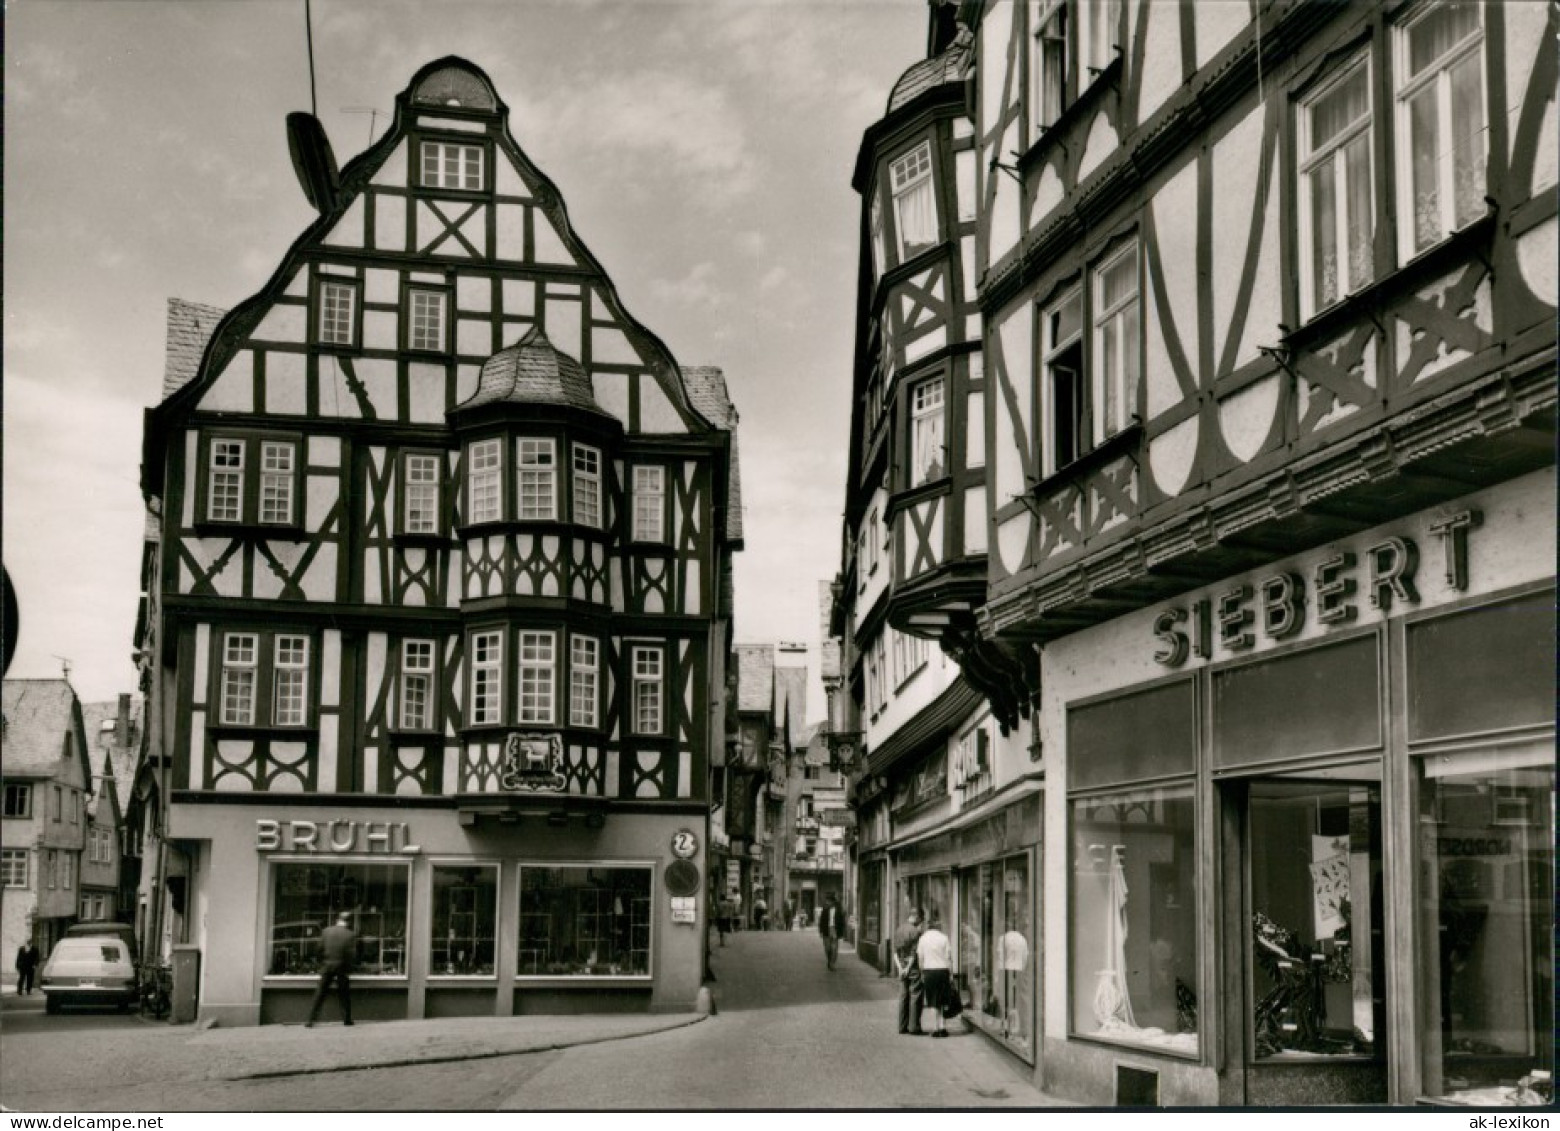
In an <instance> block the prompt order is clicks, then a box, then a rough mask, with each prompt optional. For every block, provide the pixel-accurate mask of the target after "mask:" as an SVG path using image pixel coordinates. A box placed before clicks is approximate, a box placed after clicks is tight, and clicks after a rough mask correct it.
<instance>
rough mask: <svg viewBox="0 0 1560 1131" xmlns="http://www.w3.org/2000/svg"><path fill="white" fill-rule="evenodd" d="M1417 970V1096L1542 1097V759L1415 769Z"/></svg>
mask: <svg viewBox="0 0 1560 1131" xmlns="http://www.w3.org/2000/svg"><path fill="white" fill-rule="evenodd" d="M1420 768H1421V771H1422V774H1421V780H1420V786H1419V837H1418V845H1417V851H1418V854H1419V868H1418V871H1417V875H1418V879H1419V890H1418V895H1417V898H1418V903H1419V938H1420V940H1421V946H1422V947H1423V948H1424V949H1423V951H1422V953H1421V961H1420V963H1419V969H1420V977H1421V985H1420V1000H1421V1001H1422V1002H1423V1006H1424V1018H1425V1026H1424V1036H1423V1047H1424V1078H1423V1087H1424V1091H1425V1094H1426V1095H1428V1096H1434V1097H1437V1098H1440V1099H1442V1100H1445V1101H1450V1102H1455V1103H1464V1104H1476V1105H1523V1106H1526V1105H1532V1106H1538V1105H1541V1104H1547V1103H1549V1102H1551V1099H1552V1096H1553V1090H1552V1080H1551V1077H1552V1074H1553V1072H1554V1054H1555V1045H1554V1032H1555V1013H1554V1005H1555V984H1554V971H1555V956H1554V934H1553V931H1554V892H1555V886H1554V856H1555V774H1554V748H1553V746H1552V744H1551V743H1550V742H1548V741H1547V740H1546V741H1543V742H1538V743H1533V744H1531V745H1528V746H1517V745H1508V746H1505V747H1498V748H1493V749H1486V750H1480V751H1468V752H1456V753H1449V754H1435V755H1431V756H1428V757H1426V758H1424V759H1422V760H1421V761H1420Z"/></svg>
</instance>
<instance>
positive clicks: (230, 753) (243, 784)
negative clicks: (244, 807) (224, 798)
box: [190, 738, 255, 793]
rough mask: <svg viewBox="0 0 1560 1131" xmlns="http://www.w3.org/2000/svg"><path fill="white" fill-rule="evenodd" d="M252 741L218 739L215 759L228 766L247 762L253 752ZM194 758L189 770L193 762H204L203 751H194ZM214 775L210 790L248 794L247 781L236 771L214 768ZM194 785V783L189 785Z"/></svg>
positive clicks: (248, 786) (249, 789) (248, 785)
mask: <svg viewBox="0 0 1560 1131" xmlns="http://www.w3.org/2000/svg"><path fill="white" fill-rule="evenodd" d="M254 745H255V744H254V743H253V742H252V741H247V740H245V741H239V740H237V739H231V738H219V739H218V740H217V743H216V747H217V757H218V758H220V759H221V760H222V761H223V762H225V763H227V764H228V765H230V766H237V765H242V764H243V763H244V762H246V761H248V760H249V758H250V757H251V756H252V754H253V752H254ZM194 753H195V757H194V758H192V759H191V769H192V770H193V769H194V765H193V763H194V762H197V761H199V762H204V761H205V757H204V756H203V755H204V751H195V752H194ZM215 769H216V772H215V775H214V776H213V778H212V781H211V788H212V789H214V790H216V791H217V792H218V793H249V792H250V791H251V788H252V787H251V786H250V784H249V779H248V778H246V777H245V776H244V775H243V774H241V773H239V772H238V771H237V770H223V769H221V768H220V767H216V768H215ZM190 784H191V785H194V782H191V783H190Z"/></svg>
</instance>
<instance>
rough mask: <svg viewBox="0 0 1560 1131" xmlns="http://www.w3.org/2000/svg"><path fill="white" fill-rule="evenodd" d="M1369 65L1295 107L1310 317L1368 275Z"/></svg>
mask: <svg viewBox="0 0 1560 1131" xmlns="http://www.w3.org/2000/svg"><path fill="white" fill-rule="evenodd" d="M1370 99H1371V90H1370V64H1369V62H1368V60H1367V59H1366V57H1365V56H1364V55H1361V56H1360V57H1359V58H1357V59H1355V60H1354V61H1353V62H1351V63H1349V64H1348V65H1346V66H1345V67H1344V68H1343V70H1342V72H1341V73H1340V74H1338V75H1337V76H1336V77H1335V78H1333V79H1331V80H1330V81H1328V82H1327V83H1326V84H1325V85H1324V86H1323V87H1322V88H1321V89H1320V90H1319V91H1317V92H1316V93H1314V94H1312V95H1309V96H1308V97H1306V98H1305V99H1304V100H1302V102H1301V104H1300V112H1299V123H1298V124H1299V154H1300V157H1299V162H1300V247H1301V254H1300V280H1301V292H1300V293H1301V295H1302V300H1301V304H1302V308H1303V313H1304V314H1305V315H1306V316H1307V317H1309V316H1310V315H1312V314H1314V313H1316V312H1317V311H1319V310H1321V309H1323V308H1324V307H1327V306H1329V305H1331V304H1332V303H1335V302H1337V301H1338V300H1339V299H1341V298H1343V297H1344V295H1346V294H1349V293H1351V292H1353V291H1357V290H1359V289H1360V287H1362V286H1363V285H1364V284H1366V283H1368V282H1369V281H1370V279H1371V276H1372V269H1371V251H1372V246H1373V241H1374V239H1375V201H1374V198H1373V191H1372V187H1371V108H1370V107H1371V102H1370Z"/></svg>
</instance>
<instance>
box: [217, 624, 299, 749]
mask: <svg viewBox="0 0 1560 1131" xmlns="http://www.w3.org/2000/svg"><path fill="white" fill-rule="evenodd" d="M311 651H312V649H311V645H310V639H309V637H308V636H306V635H303V634H301V633H292V632H226V633H223V634H222V646H221V677H220V688H221V690H220V700H219V705H218V718H219V720H220V721H221V723H222V724H223V725H224V726H274V727H301V726H306V725H307V724H308V721H309V686H310V671H311V665H310V655H311ZM263 704H264V705H268V709H263V708H262V705H263Z"/></svg>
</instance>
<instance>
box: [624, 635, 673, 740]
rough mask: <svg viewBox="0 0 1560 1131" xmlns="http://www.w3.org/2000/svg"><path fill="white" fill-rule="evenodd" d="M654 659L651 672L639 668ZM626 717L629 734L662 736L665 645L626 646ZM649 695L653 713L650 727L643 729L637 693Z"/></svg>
mask: <svg viewBox="0 0 1560 1131" xmlns="http://www.w3.org/2000/svg"><path fill="white" fill-rule="evenodd" d="M641 659H644V660H652V659H653V660H654V665H653V666H654V672H653V674H652V673H651V671H650V669H649V666H648V665H647V666H646V667H645V668H643V669H642V668H641V665H640V661H641ZM628 676H629V678H628V687H629V705H628V716H629V724H630V732H631V733H633V734H636V735H648V736H656V735H664V734H665V733H666V699H667V696H666V646H665V645H664V644H630V645H629V649H628ZM642 691H645V692H653V695H654V698H653V706H654V710H655V721H654V726H647V725H645V723H644V720H643V719H642V718H641V715H640V709H641V706H642V705H643V704H641V701H640V693H641V692H642Z"/></svg>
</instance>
